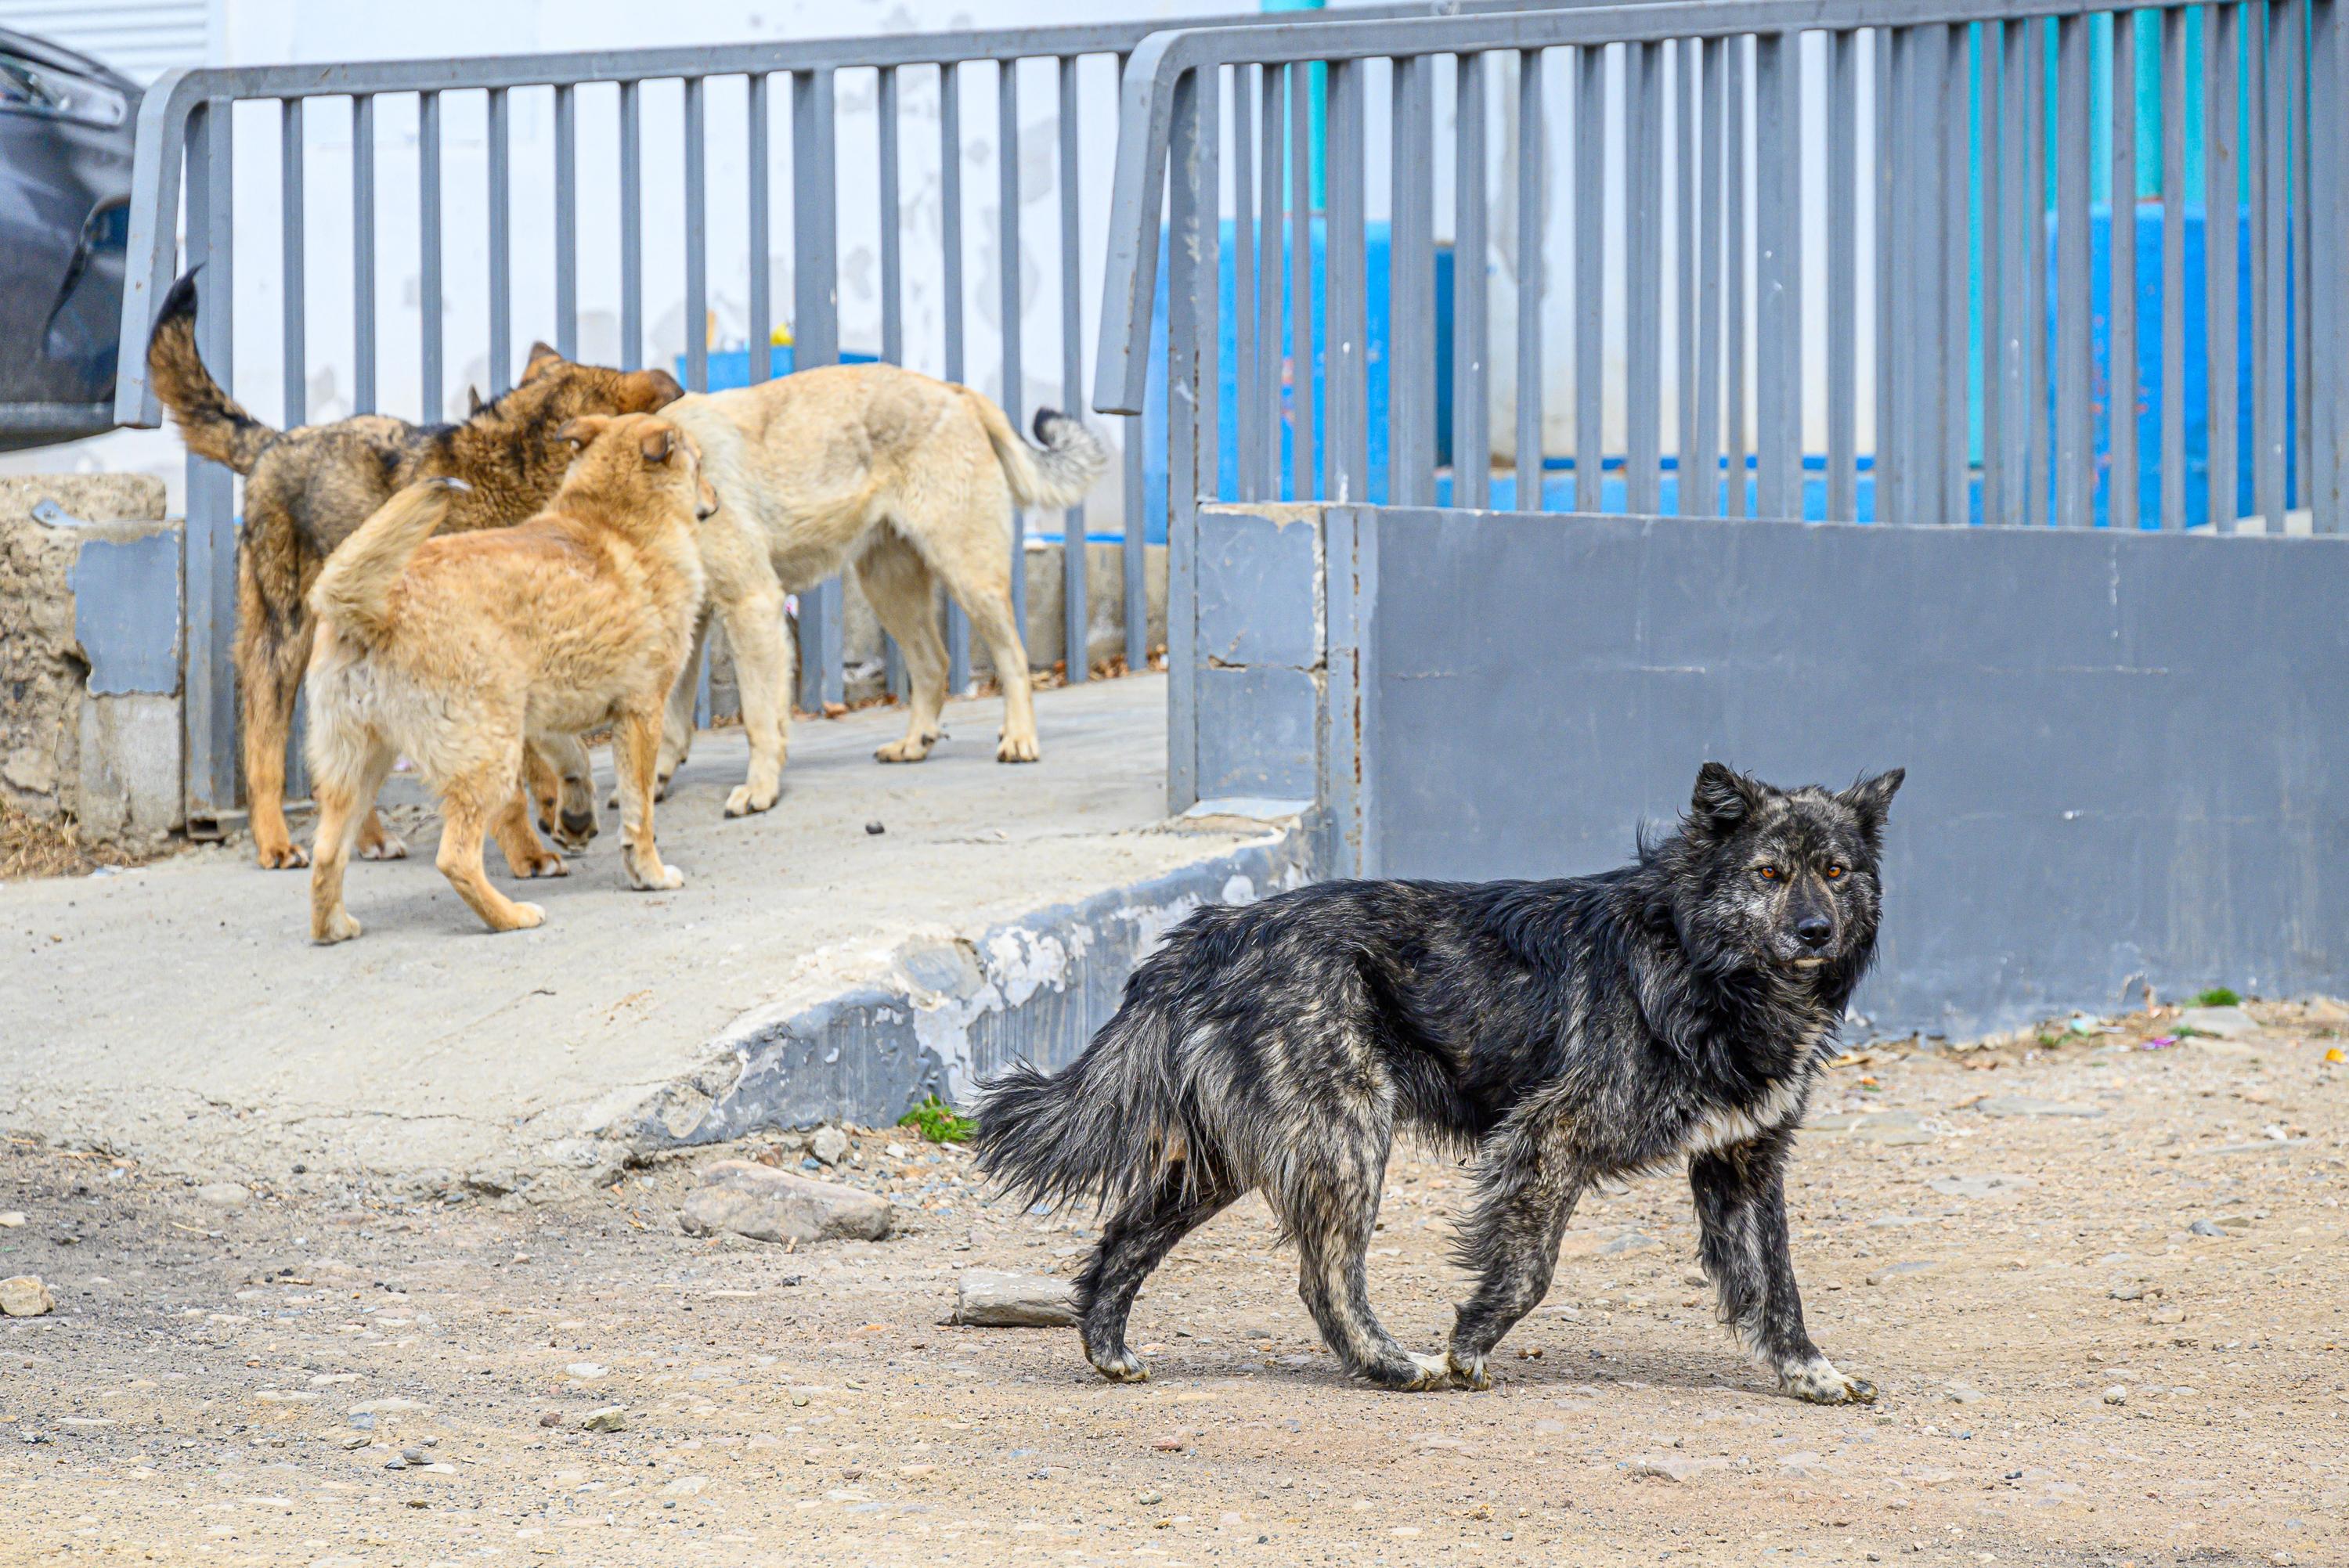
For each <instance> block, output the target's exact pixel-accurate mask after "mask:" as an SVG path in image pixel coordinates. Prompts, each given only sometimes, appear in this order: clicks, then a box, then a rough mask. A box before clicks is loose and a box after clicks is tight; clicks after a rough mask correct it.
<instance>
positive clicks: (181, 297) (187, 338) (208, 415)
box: [147, 273, 277, 474]
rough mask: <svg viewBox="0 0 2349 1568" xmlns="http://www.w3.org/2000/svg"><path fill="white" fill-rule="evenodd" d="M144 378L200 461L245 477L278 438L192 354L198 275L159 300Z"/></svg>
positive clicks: (189, 276)
mask: <svg viewBox="0 0 2349 1568" xmlns="http://www.w3.org/2000/svg"><path fill="white" fill-rule="evenodd" d="M147 379H148V380H149V381H150V383H152V384H153V386H154V387H155V397H156V398H157V400H158V401H160V403H161V404H162V405H163V407H166V408H169V409H170V410H171V419H172V422H173V423H175V424H177V425H178V426H179V427H180V438H181V440H183V441H185V442H187V444H188V450H190V451H191V452H193V453H195V454H196V456H198V457H200V458H210V459H212V461H213V462H216V463H225V464H227V465H228V466H229V467H230V468H232V469H235V470H236V471H237V472H238V473H241V474H249V473H251V472H252V471H253V465H254V463H256V462H258V461H259V460H260V459H261V454H262V453H263V452H264V451H265V450H267V449H268V447H269V443H270V442H272V441H274V440H275V439H276V438H277V432H276V431H275V430H274V429H272V428H269V427H268V426H266V425H264V424H263V423H262V422H261V421H260V420H258V419H256V418H254V417H253V416H252V415H250V414H248V413H246V412H245V411H244V407H243V405H242V404H240V403H238V402H237V400H236V399H235V398H233V397H230V396H229V395H228V394H227V393H226V392H224V391H222V389H221V384H220V383H219V382H217V381H215V380H213V379H212V372H211V371H209V370H207V369H205V368H204V360H203V356H202V355H201V354H199V353H197V352H196V274H195V273H185V274H184V275H182V276H181V279H180V281H179V282H177V283H175V284H172V285H171V293H169V294H165V295H164V296H163V308H162V310H161V311H160V312H159V313H158V314H157V315H156V317H155V331H154V335H152V336H150V337H149V338H148V339H147Z"/></svg>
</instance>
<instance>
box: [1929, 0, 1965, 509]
mask: <svg viewBox="0 0 2349 1568" xmlns="http://www.w3.org/2000/svg"><path fill="white" fill-rule="evenodd" d="M1942 32H1943V34H1944V35H1945V36H1946V38H1947V43H1946V46H1945V48H1944V50H1943V58H1942V73H1943V74H1942V77H1941V80H1940V83H1939V84H1937V85H1938V86H1939V88H1940V93H1941V124H1942V126H1943V128H1944V132H1943V137H1942V140H1941V141H1940V144H1939V145H1940V154H1941V225H1940V226H1941V253H1940V272H1941V275H1940V300H1941V320H1940V331H1939V333H1938V334H1937V337H1938V339H1939V343H1940V366H1941V439H1940V449H1941V469H1940V492H1941V493H1940V507H1939V511H1940V516H1941V521H1943V522H1944V523H1948V524H1951V525H1953V526H1963V525H1964V523H1965V522H1966V521H1967V519H1968V517H1969V516H1970V514H1971V511H1972V494H1971V491H1972V483H1971V480H1972V441H1971V408H1970V407H1969V406H1968V401H1967V393H1968V390H1969V388H1970V387H1971V382H1970V381H1969V379H1968V377H1969V376H1970V375H1971V361H1972V356H1971V353H1970V351H1969V349H1968V346H1967V343H1966V336H1967V330H1966V329H1967V325H1968V315H1969V311H1968V307H1967V299H1966V295H1967V292H1968V284H1969V280H1968V276H1967V274H1968V273H1969V271H1970V270H1971V268H1970V265H1969V261H1970V257H1971V245H1972V239H1971V235H1970V234H1969V233H1968V232H1967V228H1968V222H1967V221H1968V218H1969V217H1970V215H1971V206H1972V198H1971V193H1970V192H1969V191H1968V190H1967V185H1968V182H1969V175H1970V172H1971V170H1970V164H1971V153H1970V150H1969V143H1968V140H1967V132H1968V127H1967V121H1966V101H1967V93H1966V72H1967V46H1968V34H1969V29H1968V28H1967V26H1965V24H1963V23H1958V24H1955V25H1952V26H1946V27H1944V28H1943V29H1942Z"/></svg>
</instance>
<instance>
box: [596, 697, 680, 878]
mask: <svg viewBox="0 0 2349 1568" xmlns="http://www.w3.org/2000/svg"><path fill="white" fill-rule="evenodd" d="M660 726H661V716H660V713H659V711H658V710H657V709H654V708H646V709H642V710H631V711H629V712H627V713H625V714H622V715H621V716H620V722H619V724H618V726H617V727H616V728H615V729H614V731H613V735H612V758H613V761H614V762H615V764H616V771H617V772H618V773H619V775H620V861H621V864H622V865H623V867H625V868H626V872H627V876H628V885H629V886H630V887H632V888H635V889H636V890H637V891H638V892H666V891H667V890H668V889H670V888H679V887H683V886H684V885H685V873H684V872H681V871H679V870H678V869H677V868H676V867H675V866H665V865H663V864H661V858H660V851H659V850H658V849H657V848H656V847H655V846H654V844H653V767H654V764H655V762H656V761H657V760H658V758H659V756H660V733H661V732H660Z"/></svg>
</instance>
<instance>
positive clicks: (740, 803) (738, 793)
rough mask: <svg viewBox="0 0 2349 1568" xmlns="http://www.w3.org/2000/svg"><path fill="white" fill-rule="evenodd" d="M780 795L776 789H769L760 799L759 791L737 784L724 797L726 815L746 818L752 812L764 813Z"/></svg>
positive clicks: (746, 785) (779, 791)
mask: <svg viewBox="0 0 2349 1568" xmlns="http://www.w3.org/2000/svg"><path fill="white" fill-rule="evenodd" d="M779 794H781V790H778V789H769V790H766V791H764V792H763V795H764V798H763V799H761V791H759V790H754V789H751V788H750V786H749V785H748V784H737V785H736V786H734V789H733V790H732V791H731V792H730V794H728V795H727V797H726V814H727V815H728V816H730V817H748V816H750V814H751V813H753V812H756V811H764V810H768V809H769V808H770V807H771V806H773V805H774V803H775V797H776V796H777V795H779Z"/></svg>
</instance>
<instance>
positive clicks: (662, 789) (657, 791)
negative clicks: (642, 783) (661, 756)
mask: <svg viewBox="0 0 2349 1568" xmlns="http://www.w3.org/2000/svg"><path fill="white" fill-rule="evenodd" d="M676 777H677V775H676V774H674V773H663V774H659V775H657V776H656V777H655V778H654V779H653V799H656V800H666V799H668V781H669V780H670V779H674V778H676Z"/></svg>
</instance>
